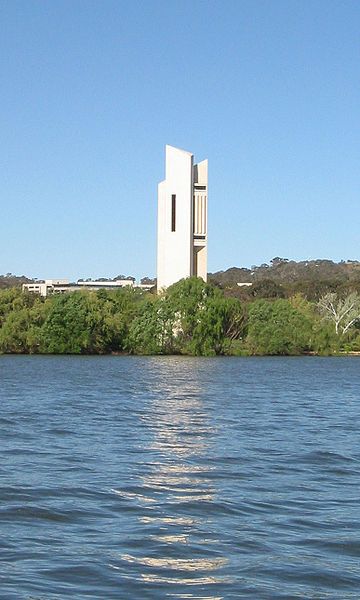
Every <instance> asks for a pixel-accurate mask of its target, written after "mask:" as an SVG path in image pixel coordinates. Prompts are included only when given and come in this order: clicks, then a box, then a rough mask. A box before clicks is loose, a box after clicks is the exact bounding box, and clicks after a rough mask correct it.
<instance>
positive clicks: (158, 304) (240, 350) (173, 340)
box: [0, 278, 360, 356]
mask: <svg viewBox="0 0 360 600" xmlns="http://www.w3.org/2000/svg"><path fill="white" fill-rule="evenodd" d="M268 291H269V290H268ZM247 294H248V295H247V296H244V297H243V298H239V297H234V295H231V293H230V294H229V290H223V289H221V288H219V287H218V286H216V285H213V284H210V283H204V282H203V281H202V280H201V279H197V278H189V279H185V280H182V281H180V282H178V283H176V284H174V285H173V286H171V287H170V288H169V289H168V290H167V291H166V292H164V293H163V294H159V295H157V294H152V293H149V292H144V291H142V290H139V289H132V288H123V289H119V290H99V291H96V292H95V291H86V290H84V291H79V292H72V293H68V294H62V295H53V296H49V297H47V298H41V297H40V296H37V295H34V294H30V293H26V292H22V291H21V290H19V289H18V288H9V289H5V290H0V352H1V353H28V354H110V353H129V354H187V355H202V356H214V355H297V354H303V353H317V354H333V353H337V352H349V351H360V296H359V295H358V293H357V292H356V291H353V292H351V293H346V294H345V293H343V294H340V293H336V292H332V291H329V290H328V291H327V292H326V293H324V294H323V295H322V296H321V297H319V299H317V300H315V301H311V300H309V299H307V298H306V297H305V295H304V294H302V293H294V294H293V295H292V296H290V297H278V296H277V295H276V294H275V295H271V294H270V297H259V295H256V294H255V295H251V294H250V292H247Z"/></svg>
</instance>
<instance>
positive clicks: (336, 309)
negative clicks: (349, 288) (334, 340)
mask: <svg viewBox="0 0 360 600" xmlns="http://www.w3.org/2000/svg"><path fill="white" fill-rule="evenodd" d="M318 309H319V312H320V314H321V315H322V317H323V319H324V320H326V321H331V322H332V323H334V325H335V332H336V335H339V334H340V333H341V334H343V335H344V334H345V333H346V332H347V331H348V330H349V329H350V327H352V326H353V325H355V323H357V322H358V321H359V320H360V296H359V295H358V294H357V293H356V292H352V293H351V294H349V295H348V296H346V298H339V297H338V296H337V294H335V293H334V292H329V293H327V294H325V295H324V296H322V297H321V298H320V300H319V302H318Z"/></svg>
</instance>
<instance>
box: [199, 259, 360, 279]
mask: <svg viewBox="0 0 360 600" xmlns="http://www.w3.org/2000/svg"><path fill="white" fill-rule="evenodd" d="M264 279H266V280H269V279H271V280H272V281H275V282H277V283H279V284H281V283H295V282H298V281H314V282H315V281H319V280H323V281H325V280H328V281H330V280H331V281H337V282H339V283H341V282H343V283H345V282H346V281H354V280H360V262H359V261H350V260H348V261H341V262H339V263H335V262H333V261H332V260H326V259H318V260H304V261H300V262H296V261H295V260H288V259H287V258H280V257H278V256H277V257H276V258H273V259H272V260H271V261H270V264H262V265H260V266H253V267H251V269H246V268H244V267H231V268H230V269H227V270H226V271H217V272H216V273H209V281H212V282H213V283H218V284H220V285H222V286H231V285H236V284H237V283H256V282H259V281H262V280H264Z"/></svg>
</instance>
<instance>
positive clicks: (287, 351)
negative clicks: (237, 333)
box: [247, 299, 312, 355]
mask: <svg viewBox="0 0 360 600" xmlns="http://www.w3.org/2000/svg"><path fill="white" fill-rule="evenodd" d="M311 335H312V323H311V321H310V319H309V318H307V317H306V316H305V315H304V314H303V313H301V312H300V311H298V310H297V309H296V308H294V307H293V306H292V305H291V304H290V302H289V301H288V300H283V299H279V300H275V301H273V302H270V301H267V300H256V301H255V302H253V303H252V304H251V305H250V308H249V325H248V337H247V345H248V347H249V350H250V352H252V353H253V354H270V355H277V354H280V355H292V354H300V353H301V352H304V351H305V350H309V348H310V344H311Z"/></svg>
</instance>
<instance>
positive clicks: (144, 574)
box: [0, 356, 360, 600]
mask: <svg viewBox="0 0 360 600" xmlns="http://www.w3.org/2000/svg"><path fill="white" fill-rule="evenodd" d="M0 382H1V388H0V398H1V413H0V442H1V443H0V453H1V462H0V484H1V489H0V559H1V569H0V598H1V599H2V600H8V599H9V600H11V599H14V600H15V599H16V600H19V599H27V600H54V599H59V600H60V599H61V600H62V599H64V598H72V599H79V600H80V599H81V600H83V599H87V598H98V599H101V600H106V599H108V598H116V599H119V600H123V599H128V598H131V599H134V600H142V599H146V598H151V599H154V600H162V599H169V598H174V599H179V598H183V599H186V600H189V599H192V600H194V599H203V600H205V599H206V600H220V599H224V600H225V599H235V598H236V599H238V598H254V599H256V600H265V599H269V598H276V599H277V598H279V599H280V598H281V599H283V598H286V599H292V598H302V599H303V598H311V599H322V598H324V599H325V598H326V599H329V598H338V599H341V600H345V599H348V598H356V599H359V597H360V567H359V565H360V428H359V412H360V358H356V357H354V358H315V357H308V358H214V359H212V358H209V359H206V358H186V357H146V358H139V357H121V356H119V357H36V356H33V357H31V356H30V357H27V356H2V357H0Z"/></svg>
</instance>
